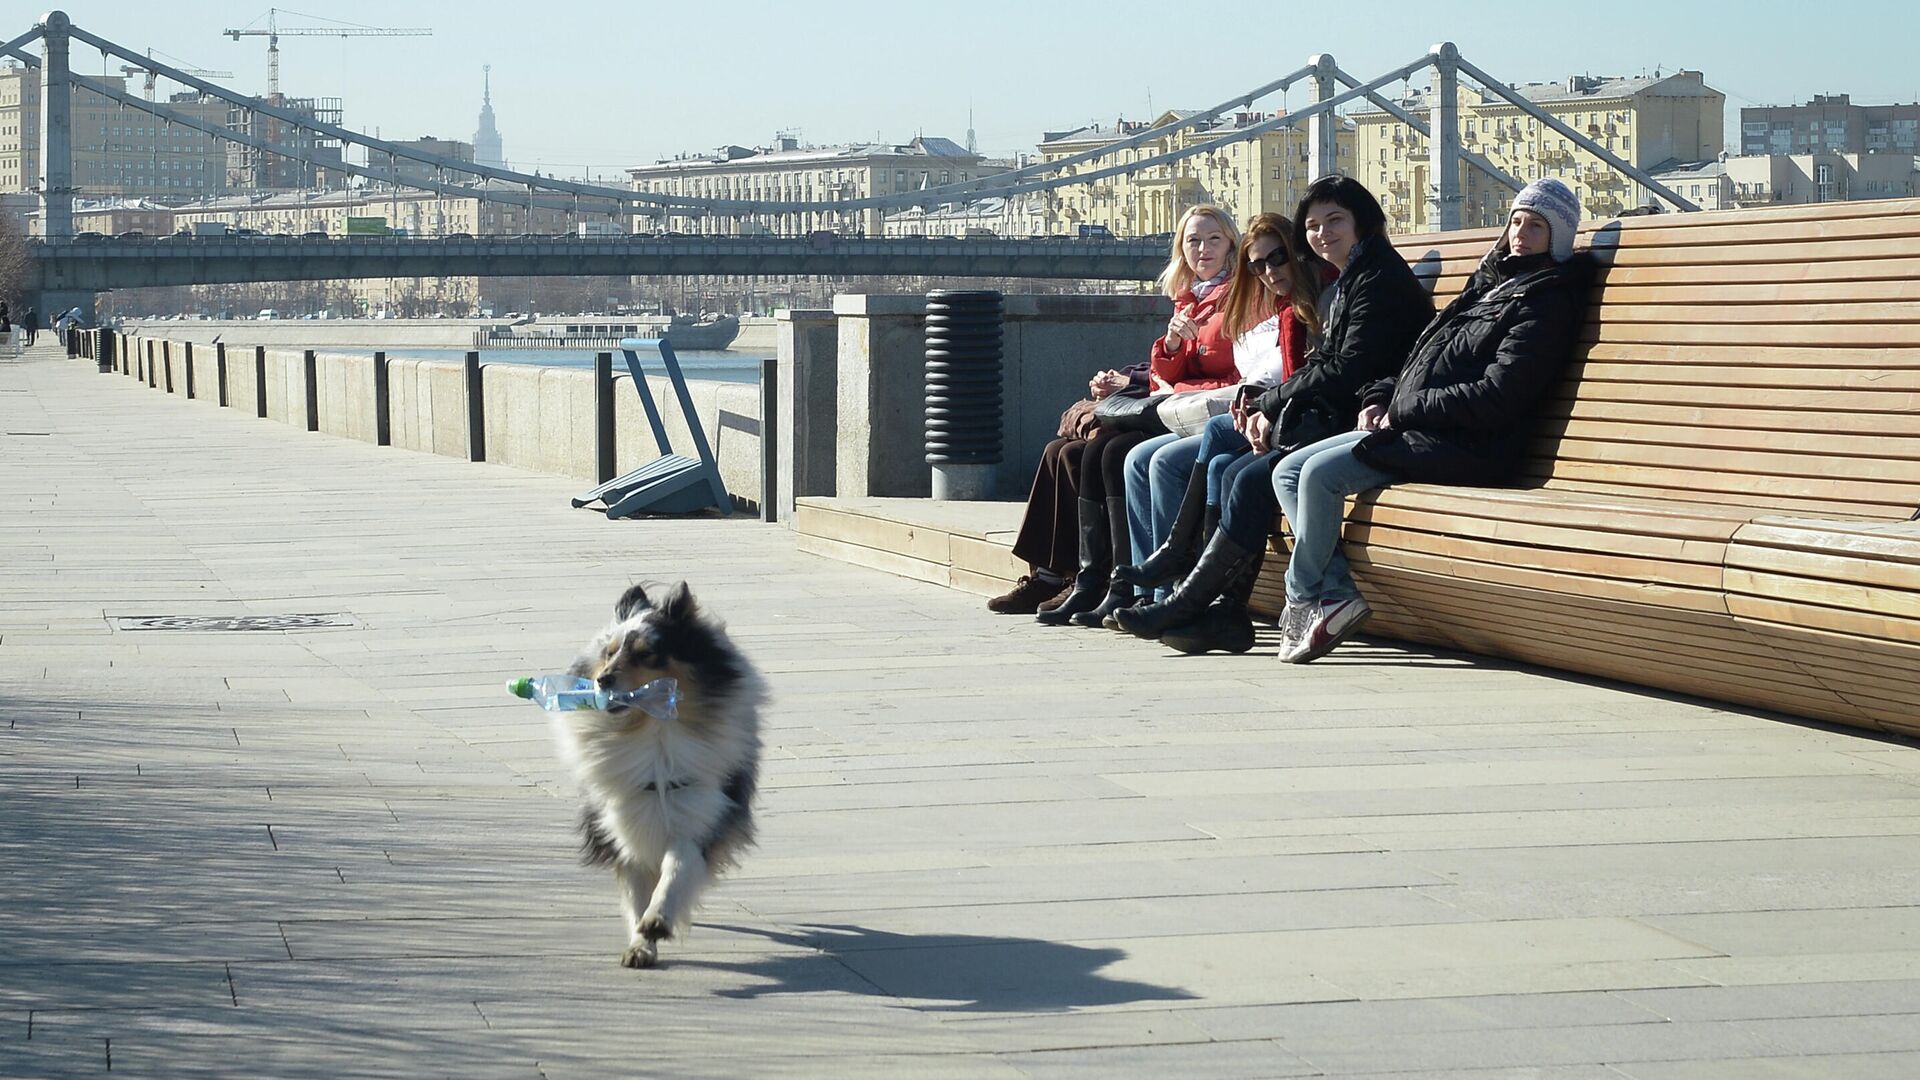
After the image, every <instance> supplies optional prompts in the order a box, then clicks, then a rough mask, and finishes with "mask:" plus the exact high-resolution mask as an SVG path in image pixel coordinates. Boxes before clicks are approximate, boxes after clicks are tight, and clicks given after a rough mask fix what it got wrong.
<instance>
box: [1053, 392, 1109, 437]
mask: <svg viewBox="0 0 1920 1080" xmlns="http://www.w3.org/2000/svg"><path fill="white" fill-rule="evenodd" d="M1093 410H1094V402H1093V399H1092V398H1081V399H1080V400H1079V401H1076V402H1074V403H1073V404H1071V405H1069V406H1067V411H1066V412H1063V413H1061V414H1060V430H1059V435H1060V437H1061V438H1063V439H1085V438H1088V437H1089V436H1091V435H1092V434H1093V433H1094V432H1095V431H1097V430H1099V428H1100V424H1099V422H1098V421H1096V420H1095V419H1094V418H1093Z"/></svg>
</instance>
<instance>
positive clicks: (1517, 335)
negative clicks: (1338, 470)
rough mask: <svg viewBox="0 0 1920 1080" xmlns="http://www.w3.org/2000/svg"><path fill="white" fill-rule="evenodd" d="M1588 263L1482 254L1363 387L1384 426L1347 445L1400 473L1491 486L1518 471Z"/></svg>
mask: <svg viewBox="0 0 1920 1080" xmlns="http://www.w3.org/2000/svg"><path fill="white" fill-rule="evenodd" d="M1594 270H1595V265H1594V262H1593V259H1592V257H1591V256H1589V255H1587V254H1586V253H1584V252H1582V253H1580V254H1577V255H1575V256H1574V257H1573V258H1571V259H1569V260H1568V261H1566V262H1564V263H1555V262H1554V261H1553V259H1552V257H1551V256H1549V255H1530V256H1526V257H1523V258H1514V257H1511V256H1508V257H1506V258H1503V259H1499V260H1497V261H1496V260H1494V259H1489V260H1488V261H1487V262H1485V263H1483V264H1482V265H1481V267H1480V269H1478V270H1476V271H1475V272H1474V275H1473V277H1472V278H1471V279H1469V281H1468V282H1467V287H1466V289H1465V290H1463V291H1462V292H1461V293H1460V295H1459V297H1457V298H1456V299H1455V300H1454V301H1453V303H1451V304H1448V305H1447V308H1446V310H1445V311H1443V312H1441V313H1440V316H1439V317H1438V318H1436V319H1434V320H1433V323H1432V325H1430V326H1428V327H1427V329H1426V330H1425V331H1424V332H1422V333H1421V335H1420V339H1419V340H1418V341H1417V342H1415V343H1414V346H1413V351H1412V353H1411V354H1410V355H1409V356H1408V357H1407V362H1406V364H1405V366H1404V367H1402V368H1401V369H1400V374H1399V375H1397V376H1394V377H1392V378H1388V379H1382V380H1380V381H1379V382H1377V383H1374V384H1373V385H1371V386H1369V387H1367V388H1366V390H1365V392H1364V393H1363V394H1362V395H1361V405H1362V406H1363V407H1365V406H1371V405H1385V406H1386V407H1387V418H1388V422H1389V427H1388V428H1387V429H1385V430H1382V431H1376V432H1374V433H1373V434H1371V435H1369V436H1367V437H1366V438H1365V439H1363V440H1361V441H1360V443H1359V444H1358V445H1356V446H1355V447H1354V453H1355V455H1356V456H1358V457H1359V458H1360V459H1361V460H1362V461H1365V462H1367V463H1368V464H1370V465H1372V466H1374V467H1375V468H1378V469H1383V470H1385V471H1387V472H1390V473H1394V474H1395V475H1396V476H1398V477H1399V478H1400V479H1401V480H1412V481H1427V482H1430V483H1441V484H1487V483H1497V482H1499V481H1502V480H1506V479H1508V478H1509V477H1511V476H1512V475H1513V474H1514V473H1515V472H1517V471H1518V470H1519V466H1520V462H1521V455H1522V453H1523V452H1524V451H1525V449H1526V442H1527V436H1528V433H1529V429H1530V428H1531V426H1532V421H1533V418H1534V413H1535V410H1536V409H1537V408H1538V406H1539V404H1540V401H1541V399H1542V398H1543V397H1545V396H1546V393H1547V391H1548V389H1549V388H1551V387H1552V385H1553V383H1554V381H1555V380H1556V379H1557V378H1559V376H1560V372H1561V369H1562V368H1564V367H1565V366H1566V363H1567V360H1568V358H1569V357H1571V356H1572V355H1573V347H1574V343H1575V341H1576V340H1577V338H1578V337H1579V334H1580V324H1581V322H1582V320H1583V319H1584V318H1585V315H1586V306H1587V292H1588V290H1589V288H1590V287H1591V285H1592V283H1593V275H1594Z"/></svg>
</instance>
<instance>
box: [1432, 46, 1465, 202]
mask: <svg viewBox="0 0 1920 1080" xmlns="http://www.w3.org/2000/svg"><path fill="white" fill-rule="evenodd" d="M1427 55H1429V56H1431V57H1433V81H1434V95H1433V105H1432V108H1431V109H1430V115H1429V116H1428V118H1427V126H1428V127H1429V128H1430V129H1431V130H1430V132H1429V135H1428V138H1427V192H1426V195H1427V199H1428V203H1427V225H1428V227H1430V228H1433V229H1437V230H1439V231H1440V232H1452V231H1453V230H1455V229H1458V228H1459V227H1460V205H1461V201H1462V195H1461V193H1460V50H1459V49H1456V48H1454V45H1453V42H1451V41H1443V42H1441V43H1440V44H1438V45H1435V46H1434V47H1433V48H1431V49H1428V50H1427Z"/></svg>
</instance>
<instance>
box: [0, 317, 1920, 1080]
mask: <svg viewBox="0 0 1920 1080" xmlns="http://www.w3.org/2000/svg"><path fill="white" fill-rule="evenodd" d="M49 352H50V350H48V349H47V348H45V347H43V348H41V349H40V350H38V351H37V352H36V354H35V355H34V357H33V358H31V359H30V360H29V362H27V363H24V364H20V365H11V364H10V365H0V409H3V410H4V413H3V414H0V415H3V417H4V423H3V424H0V428H3V429H4V435H0V456H3V457H4V461H5V467H4V468H3V469H0V485H4V489H5V490H4V492H0V495H3V496H4V498H3V499H0V712H4V715H5V717H6V720H7V723H6V725H5V726H4V727H0V755H3V758H4V760H0V851H4V852H5V858H4V866H5V870H6V878H7V884H6V886H5V888H4V889H0V926H4V927H6V931H5V933H4V934H0V1073H5V1074H7V1075H78V1074H83V1073H93V1072H98V1071H101V1070H102V1069H103V1068H105V1066H106V1063H107V1060H108V1055H111V1061H112V1065H113V1067H114V1068H115V1069H118V1070H132V1071H135V1072H144V1073H146V1074H149V1075H157V1074H165V1075H186V1074H193V1073H196V1072H205V1073H208V1074H247V1075H276V1076H285V1075H306V1076H336V1075H369V1074H379V1075H409V1076H412V1075H425V1074H429V1073H431V1074H448V1075H460V1076H468V1077H493V1076H508V1077H525V1078H529V1080H532V1078H536V1077H540V1076H545V1077H548V1078H552V1080H558V1078H561V1077H583V1076H604V1075H612V1074H613V1073H614V1072H615V1071H616V1070H617V1071H619V1072H621V1073H625V1074H632V1075H641V1074H648V1075H652V1074H658V1075H672V1076H678V1077H693V1076H743V1075H773V1074H797V1075H823V1076H824V1075H832V1076H840V1077H845V1076H897V1075H904V1074H908V1073H911V1074H913V1075H920V1076H926V1075H936V1076H938V1075H952V1076H965V1077H980V1076H1004V1077H1019V1076H1053V1075H1066V1074H1074V1075H1101V1076H1111V1075H1122V1074H1129V1073H1132V1074H1145V1073H1153V1074H1164V1075H1188V1076H1192V1075H1206V1076H1243V1075H1244V1076H1278V1075H1285V1076H1306V1075H1337V1076H1363V1075H1375V1074H1386V1073H1395V1072H1398V1073H1407V1072H1413V1073H1417V1074H1418V1075H1422V1076H1435V1075H1442V1074H1444V1075H1450V1076H1452V1075H1458V1076H1487V1077H1492V1076H1513V1075H1523V1074H1524V1075H1541V1076H1553V1077H1558V1078H1585V1077H1594V1078H1599V1077H1608V1078H1612V1080H1619V1078H1621V1077H1636V1078H1642V1080H1652V1078H1677V1077H1697V1076H1708V1075H1713V1076H1755V1075H1846V1076H1854V1077H1865V1076H1885V1077H1892V1076H1903V1077H1904V1076H1911V1075H1915V1074H1916V1072H1920V1015H1916V1014H1920V944H1916V941H1920V934H1917V933H1916V931H1920V907H1916V906H1915V901H1914V897H1915V896H1916V895H1917V894H1920V890H1917V888H1916V886H1920V844H1916V843H1915V842H1914V834H1915V833H1916V832H1920V752H1916V751H1915V750H1914V749H1913V748H1911V747H1909V746H1905V745H1898V744H1891V743H1884V742H1876V741H1873V740H1871V739H1868V738H1863V737H1861V736H1859V735H1854V734H1843V733H1837V732H1833V731H1827V730H1821V729H1818V728H1813V727H1803V726H1795V725H1792V724H1786V723H1780V722H1777V721H1774V720H1770V719H1766V718H1763V717H1758V716H1754V715H1751V714H1747V713H1742V712H1739V711H1732V710H1724V709H1717V708H1712V707H1708V706H1704V705H1701V704H1698V703H1694V702H1689V701H1683V700H1675V699H1671V698H1665V697H1661V696H1657V695H1650V694H1644V693H1635V692H1630V691H1626V690H1622V689H1619V688H1616V687H1613V686H1609V685H1601V684H1596V683H1592V682H1588V681H1582V680H1575V679H1565V678H1557V677H1554V676H1551V675H1546V674H1541V673H1539V672H1536V671H1533V670H1528V669H1522V668H1518V667H1512V666H1507V665H1498V664H1487V663H1477V662H1471V661H1468V660H1464V659H1461V658H1457V657H1453V656H1446V655H1436V654H1430V653H1423V652H1418V651H1408V650H1400V649H1388V648H1381V647H1369V648H1358V649H1354V650H1353V651H1352V653H1351V654H1349V653H1348V652H1347V651H1345V650H1343V651H1342V652H1341V653H1340V654H1339V655H1338V656H1336V657H1334V658H1332V659H1330V660H1329V661H1328V662H1325V663H1321V664H1316V665H1313V666H1312V667H1309V668H1283V667H1282V665H1279V664H1276V663H1274V662H1273V660H1272V658H1271V656H1270V655H1268V656H1258V655H1256V656H1248V657H1232V658H1227V657H1209V658H1193V659H1171V658H1168V657H1167V656H1165V655H1163V654H1162V653H1161V652H1160V651H1159V650H1157V649H1154V648H1152V647H1150V646H1144V645H1142V644H1140V643H1138V642H1135V641H1132V640H1129V639H1123V638H1120V637H1118V636H1116V635H1112V634H1106V633H1096V632H1091V631H1065V630H1045V629H1042V628H1038V627H1036V626H1034V625H1033V624H1032V623H1031V622H1029V621H1028V620H1024V619H999V618H992V617H989V616H987V615H986V614H985V613H984V612H983V611H982V610H981V608H980V605H979V601H978V600H977V599H976V598H974V597H972V596H968V595H965V594H962V593H958V592H953V591H948V590H945V589H940V588H936V587H933V586H929V585H925V584H921V583H917V582H912V581H908V580H904V579H900V578H896V577H890V576H887V575H884V574H879V573H875V572H873V571H869V570H864V569H859V568H856V567H850V566H845V565H841V564H837V563H834V562H831V561H828V560H823V559H819V558H815V557H812V556H808V555H804V554H800V553H797V552H796V551H795V549H794V538H793V536H792V534H790V533H788V532H787V531H785V530H783V529H779V528H775V527H768V526H763V525H760V524H759V523H757V522H753V521H749V520H743V519H734V520H725V521H719V520H698V521H658V522H607V521H605V520H603V519H601V518H599V517H597V516H595V515H593V514H590V513H587V512H583V511H576V510H571V509H569V508H568V506H567V497H568V495H569V494H571V492H572V490H573V488H574V487H575V486H577V485H575V484H574V483H573V482H571V481H568V480H564V479H560V478H553V477H545V476H537V475H532V474H527V473H520V472H515V471H513V470H510V469H506V468H503V467H499V466H491V465H469V464H465V463H461V462H456V461H452V460H449V459H445V458H435V457H429V456H424V455H413V454H408V453H405V452H400V451H393V450H383V449H378V448H375V447H372V446H367V445H364V444H360V443H355V442H348V441H345V440H339V439H334V438H330V437H327V436H322V435H309V434H306V433H304V432H300V431H296V430H294V429H292V428H289V427H286V426H282V425H277V424H270V423H263V422H260V421H256V420H252V419H250V418H247V417H244V416H240V415H238V414H236V413H233V412H225V411H219V410H210V409H207V408H205V407H204V406H201V405H197V404H193V403H189V402H183V401H181V400H180V399H178V398H176V397H169V396H166V395H160V394H155V393H152V392H150V391H147V390H146V389H144V388H141V387H137V386H135V385H134V384H133V383H132V381H131V380H128V379H121V378H108V377H105V376H99V375H96V374H93V373H92V371H91V368H90V366H83V365H81V364H79V363H76V362H69V361H64V360H55V359H52V358H51V357H50V355H49ZM680 576H685V577H688V578H690V579H692V580H693V582H694V583H695V585H696V589H697V591H698V592H699V594H700V595H701V597H702V598H703V599H704V600H706V601H707V602H708V603H710V604H711V605H712V606H713V607H714V609H716V610H717V611H720V612H722V613H724V615H725V616H726V617H727V618H728V620H729V621H730V622H731V624H732V626H733V628H734V630H735V632H736V633H737V635H738V637H739V638H740V640H741V641H742V642H743V643H744V644H745V645H746V646H747V647H748V648H749V649H750V650H751V651H752V653H753V655H754V656H755V657H756V659H757V660H758V661H759V663H760V664H761V665H762V666H763V667H764V668H765V669H766V670H767V672H768V673H769V674H770V676H771V678H772V680H773V683H774V686H775V688H776V693H777V696H778V704H777V706H776V708H775V709H774V710H773V713H772V717H771V720H772V728H771V731H770V733H769V761H768V770H767V772H768V775H767V778H766V779H767V784H766V794H765V806H764V811H765V818H764V820H765V830H764V842H763V846H762V849H761V850H760V851H759V852H758V853H757V854H756V855H754V856H752V857H750V858H749V860H748V861H747V864H746V866H745V867H744V869H743V871H742V873H740V874H739V875H738V876H737V877H735V878H734V879H733V880H731V881H729V882H727V883H725V884H723V885H722V886H721V887H720V889H719V890H718V891H717V892H716V893H715V894H714V895H713V897H712V898H711V901H710V903H709V904H708V905H707V907H706V908H705V910H704V912H703V914H702V915H701V917H700V919H699V923H700V925H699V926H698V927H697V929H696V932H695V933H694V934H693V936H692V938H691V940H689V941H687V942H684V943H676V944H674V945H672V946H670V948H669V950H668V952H667V958H668V961H669V963H668V966H666V967H665V968H664V969H663V970H660V971H656V972H651V973H636V972H629V971H624V970H622V969H620V968H618V967H617V966H616V965H615V962H614V957H615V954H616V951H617V948H618V944H619V942H618V930H617V927H616V919H615V917H614V902H613V889H612V885H611V883H610V882H609V881H607V880H606V879H605V878H604V877H603V876H602V875H600V874H597V873H589V872H587V871H585V870H583V869H580V868H579V867H577V866H576V865H575V864H574V861H573V857H572V844H571V838H570V835H569V827H568V823H569V821H570V819H571V817H572V804H571V802H570V800H569V798H568V797H567V794H566V788H567V783H566V781H565V779H564V777H563V776H562V775H561V773H560V771H559V770H558V769H557V768H556V766H555V763H554V759H553V755H552V753H551V749H550V747H549V745H548V742H547V739H546V737H545V734H544V732H543V728H542V723H541V719H542V718H541V716H540V715H539V714H538V713H537V712H535V711H533V710H532V709H530V708H529V707H528V706H527V705H525V704H524V703H519V702H515V701H513V700H511V699H509V698H507V697H506V696H505V695H504V694H503V693H502V692H501V691H500V690H499V686H500V683H501V680H502V679H504V678H505V677H506V676H508V675H512V674H518V673H521V672H525V671H529V670H536V669H547V668H552V667H557V666H559V665H560V664H562V663H563V662H564V661H565V660H566V659H567V658H568V656H569V655H570V650H571V649H572V648H573V647H574V646H575V645H576V644H577V643H578V642H579V641H580V639H581V638H582V636H583V635H584V633H585V632H587V631H588V630H590V629H591V628H592V627H593V626H595V625H596V624H597V622H598V621H599V620H600V618H601V617H602V616H603V614H604V612H605V609H606V607H607V605H608V604H609V603H610V601H611V599H612V598H613V596H614V595H615V594H616V592H617V590H619V589H620V588H621V587H622V586H623V585H624V584H625V583H626V582H627V581H628V580H629V579H630V578H633V577H641V578H657V579H672V578H676V577H680ZM316 613H336V614H339V615H341V616H343V617H344V621H346V622H347V623H348V625H344V626H336V627H331V628H317V629H311V630H307V631H303V632H285V633H282V632H273V631H266V632H260V631H256V632H251V633H241V632H224V633H217V632H199V633H189V632H178V631H165V630H133V629H122V628H118V627H117V624H116V622H115V620H117V619H119V618H121V617H128V616H152V615H280V614H316ZM1758 1059H1766V1063H1764V1064H1763V1063H1762V1062H1761V1061H1760V1060H1758ZM1529 1068H1537V1069H1538V1070H1540V1071H1538V1072H1533V1071H1525V1070H1528V1069H1529ZM1475 1070H1487V1071H1484V1072H1482V1071H1475ZM1495 1070H1510V1071H1495Z"/></svg>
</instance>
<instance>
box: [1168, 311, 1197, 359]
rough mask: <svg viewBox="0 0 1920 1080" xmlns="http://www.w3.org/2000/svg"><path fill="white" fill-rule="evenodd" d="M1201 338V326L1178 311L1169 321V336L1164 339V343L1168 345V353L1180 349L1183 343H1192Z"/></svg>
mask: <svg viewBox="0 0 1920 1080" xmlns="http://www.w3.org/2000/svg"><path fill="white" fill-rule="evenodd" d="M1199 336H1200V326H1199V324H1198V323H1196V322H1194V321H1193V320H1192V319H1190V318H1188V317H1187V316H1186V315H1185V314H1183V313H1181V312H1178V311H1176V312H1174V313H1173V318H1171V319H1168V320H1167V336H1166V337H1165V338H1164V339H1163V343H1164V344H1165V345H1166V347H1167V351H1168V352H1173V351H1174V350H1176V349H1178V348H1179V347H1180V344H1181V343H1182V342H1186V341H1192V340H1193V339H1195V338H1197V337H1199Z"/></svg>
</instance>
